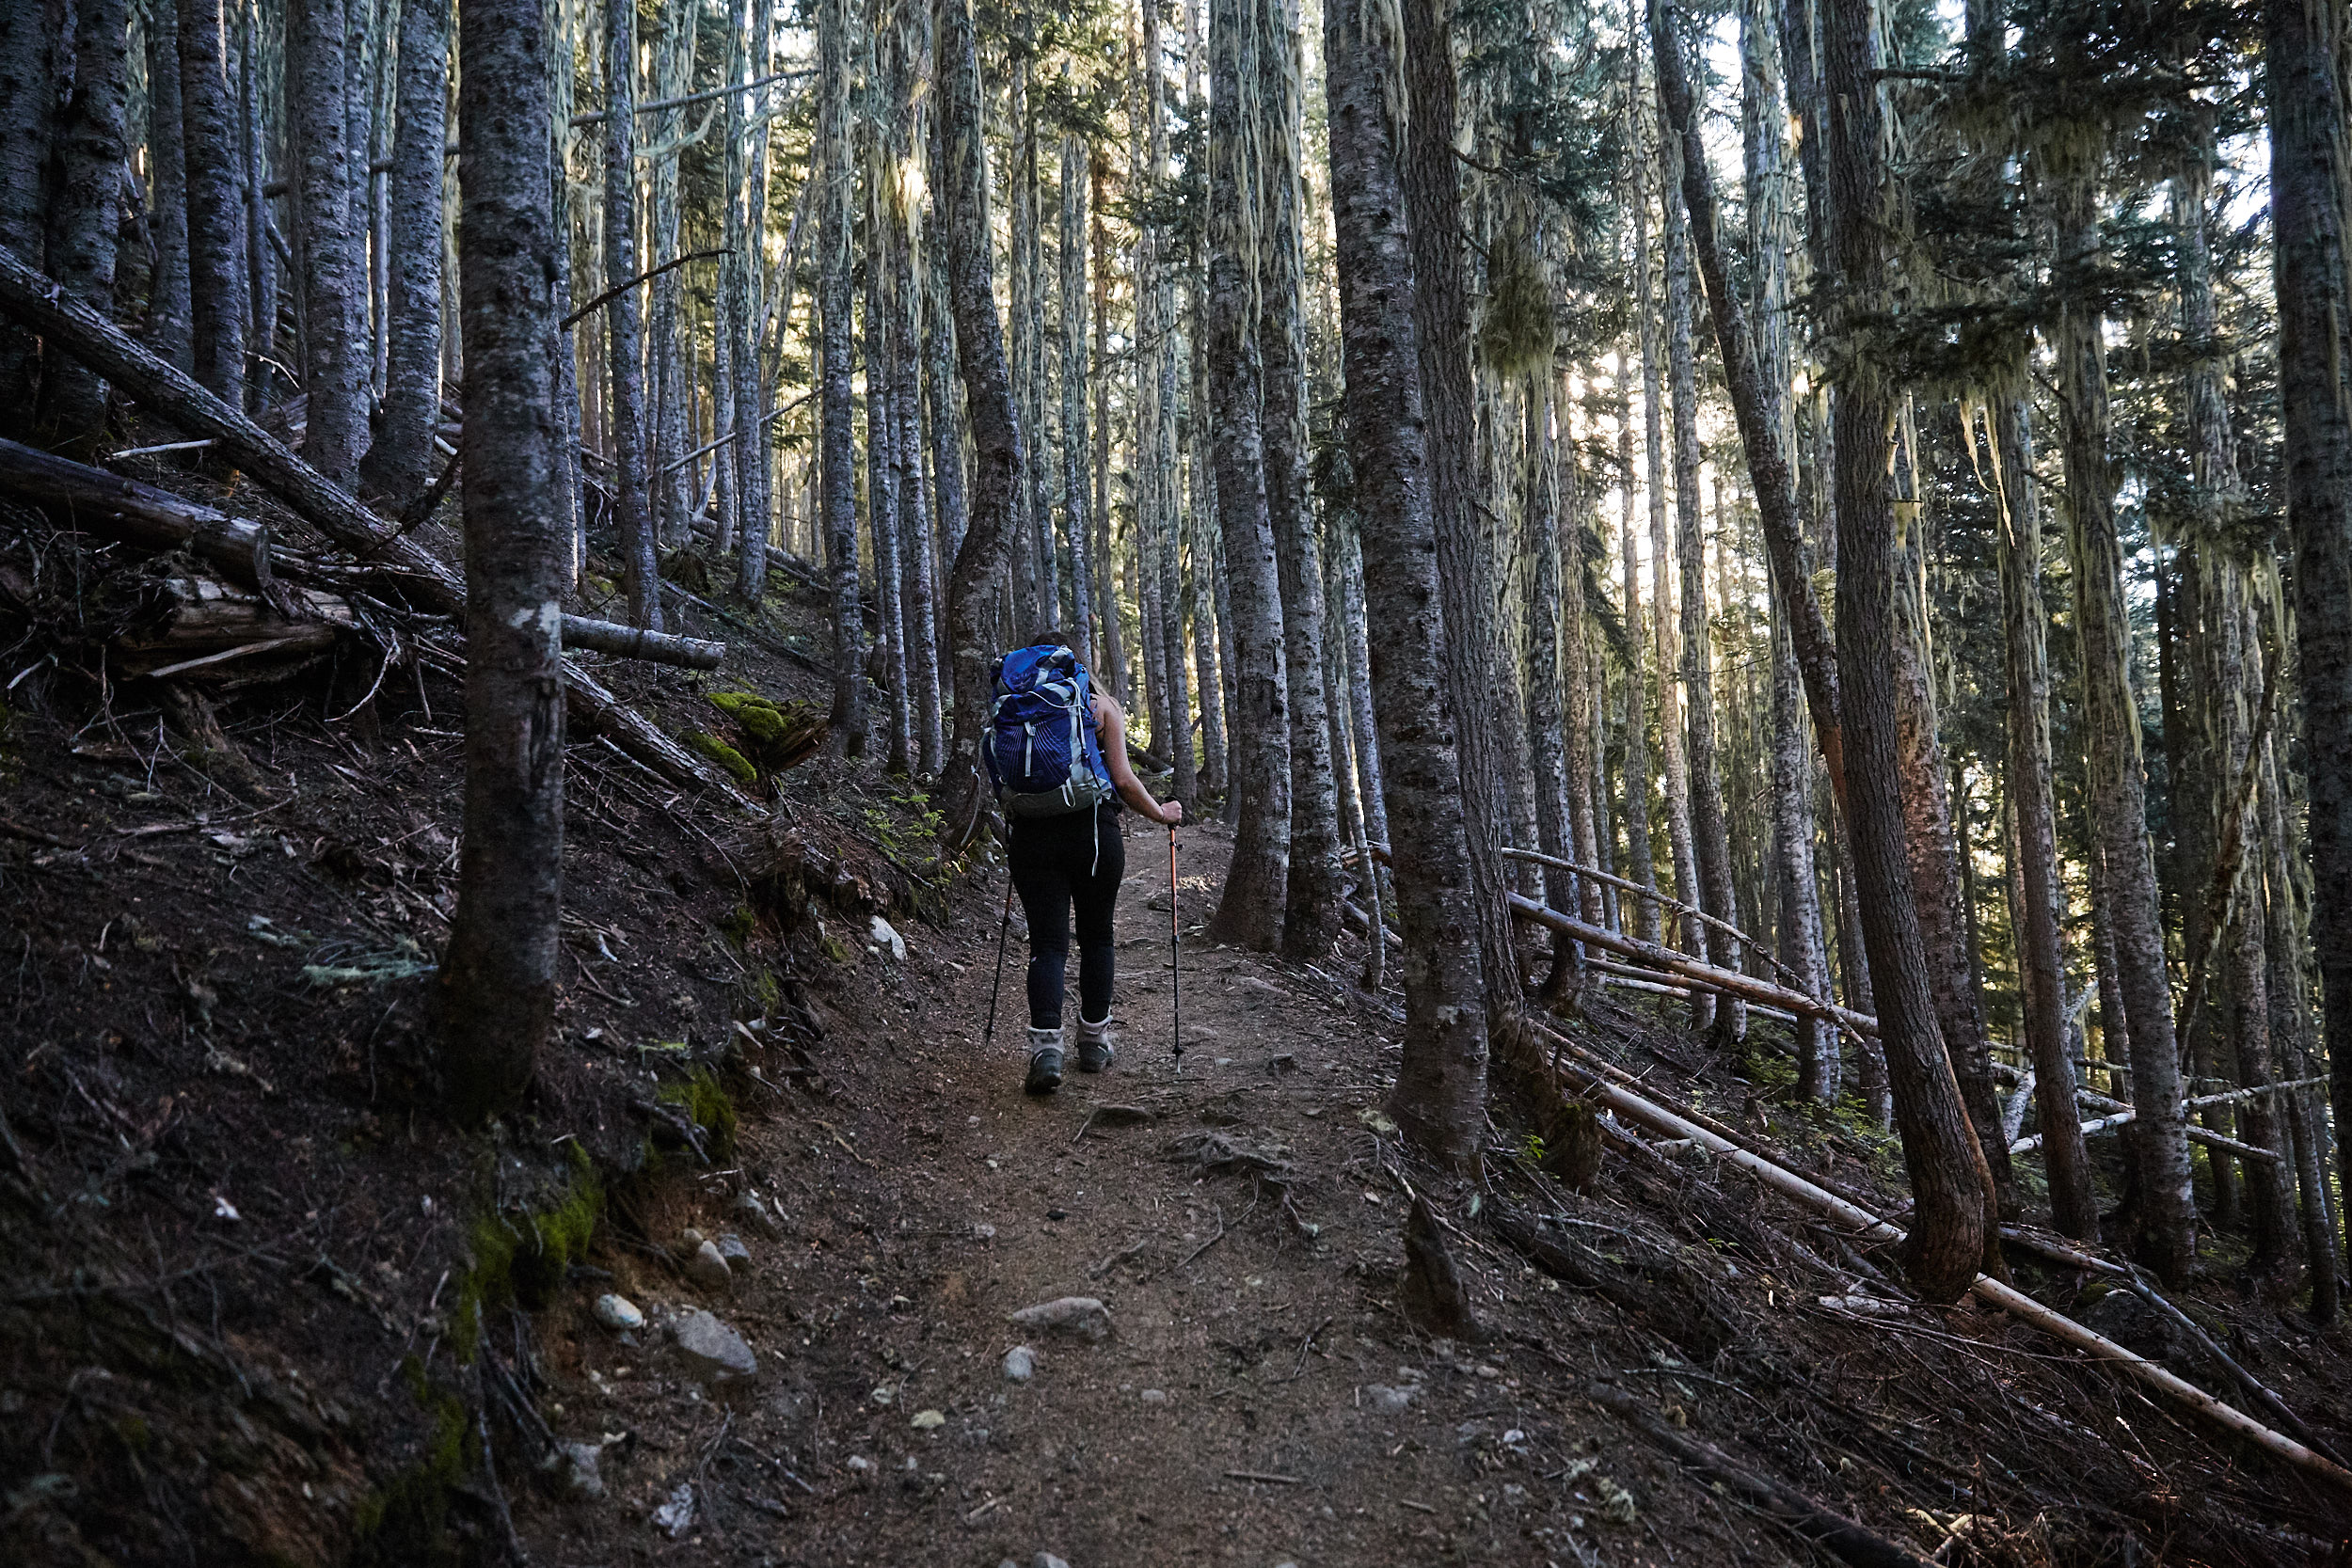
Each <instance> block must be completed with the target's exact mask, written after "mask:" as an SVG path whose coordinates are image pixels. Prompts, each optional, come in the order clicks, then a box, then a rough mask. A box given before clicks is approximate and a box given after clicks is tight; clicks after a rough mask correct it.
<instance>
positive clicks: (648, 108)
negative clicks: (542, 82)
mask: <svg viewBox="0 0 2352 1568" xmlns="http://www.w3.org/2000/svg"><path fill="white" fill-rule="evenodd" d="M816 74H817V73H816V72H815V71H777V72H776V73H775V74H774V75H772V76H762V77H759V78H757V79H756V80H754V81H749V82H736V83H733V84H731V85H729V86H727V87H710V88H707V89H706V90H704V91H702V92H690V93H688V94H686V95H685V96H684V97H682V98H657V99H655V100H654V101H653V102H652V103H640V104H638V105H637V113H639V114H641V115H650V114H658V113H660V111H661V110H663V109H683V108H685V107H686V106H687V105H688V104H689V103H707V102H709V101H710V100H711V99H713V98H724V97H726V96H727V94H729V93H733V92H750V91H752V90H753V89H754V88H755V87H766V86H768V85H769V84H770V83H771V82H785V81H797V80H799V79H800V78H801V77H803V76H814V75H816ZM608 119H612V110H610V109H592V110H590V111H589V112H588V113H586V114H579V115H574V116H572V118H571V127H572V129H573V130H575V131H578V130H580V129H582V128H584V127H586V126H590V125H602V124H603V123H604V122H605V121H606V120H608Z"/></svg>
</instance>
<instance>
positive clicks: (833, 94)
mask: <svg viewBox="0 0 2352 1568" xmlns="http://www.w3.org/2000/svg"><path fill="white" fill-rule="evenodd" d="M950 10H954V11H959V12H961V10H962V5H961V0H944V3H943V4H942V6H941V9H940V18H941V26H942V28H943V30H944V29H946V27H948V26H949V25H951V23H950V21H949V18H948V16H947V12H948V11H950ZM963 25H964V27H965V28H966V30H967V37H968V29H969V27H970V17H969V16H968V14H967V15H966V16H965V17H964V23H963ZM941 41H942V46H943V48H945V47H948V46H949V45H948V40H946V39H945V38H943V39H942V40H941ZM817 53H818V73H817V148H816V156H817V160H818V173H817V174H816V176H815V178H816V179H818V180H820V181H822V182H823V183H822V185H821V186H820V187H819V196H818V204H817V321H818V337H819V342H818V356H819V359H820V363H819V365H818V372H817V373H818V388H817V392H818V396H817V402H818V416H817V417H818V442H819V445H818V464H819V465H820V466H821V476H822V477H821V479H820V481H819V483H821V485H822V486H823V489H822V499H821V500H820V502H819V507H820V513H821V515H822V517H823V522H824V531H825V567H826V570H827V571H828V573H830V575H831V576H832V578H833V745H834V748H835V749H836V750H837V751H838V752H839V753H840V754H841V755H844V756H852V757H862V756H864V755H865V754H866V639H865V631H866V625H865V616H864V612H863V611H862V610H861V609H860V608H859V603H858V600H859V593H858V576H857V442H856V438H855V434H854V432H852V430H851V429H850V420H851V417H852V416H851V412H850V223H851V218H850V194H851V187H852V185H853V184H854V183H855V182H856V171H855V168H854V167H853V164H852V158H853V154H852V153H851V151H850V16H849V6H848V0H818V8H817ZM947 69H948V70H949V71H961V69H962V66H961V63H960V62H957V61H956V60H954V59H953V58H949V59H948V61H947ZM975 89H976V90H977V83H976V84H975ZM967 129H968V134H969V135H972V136H974V137H977V135H979V106H978V104H977V103H975V104H973V106H972V119H971V121H970V123H969V126H968V128H967V127H963V126H959V127H957V128H956V129H955V130H954V131H952V132H949V133H947V134H948V135H949V137H950V139H951V140H952V139H953V138H954V137H955V136H959V135H965V134H967ZM950 158H951V162H952V160H955V159H959V158H961V151H957V152H953V153H951V154H950ZM952 173H953V175H954V176H956V177H959V178H961V177H964V176H965V175H966V174H967V171H966V170H964V169H962V168H961V166H954V167H953V168H952ZM981 177H982V178H983V179H984V178H985V175H984V174H983V175H982V176H981ZM984 188H985V187H983V189H984ZM954 199H955V201H956V208H957V211H958V212H959V213H961V211H962V210H963V207H964V204H965V203H966V202H968V201H970V200H972V199H973V198H971V197H966V196H962V195H960V194H959V195H957V196H956V197H955V198H954ZM979 199H983V200H984V199H985V198H984V197H982V198H979ZM985 232H986V231H985V230H982V234H983V238H985ZM961 242H962V237H961V235H959V236H957V237H956V239H955V240H954V241H953V242H951V243H956V244H961ZM951 265H952V263H951ZM981 265H982V276H983V277H985V276H986V260H985V258H983V259H982V263H981ZM962 281H964V280H963V279H961V278H959V279H957V282H958V283H961V282H962ZM987 297H988V298H989V299H990V300H991V301H992V305H991V309H990V319H991V320H992V321H993V319H994V309H993V299H994V295H993V294H990V295H989V296H987ZM956 317H957V325H958V327H959V328H961V327H962V326H963V317H964V308H963V302H962V301H961V300H959V301H958V302H957V309H956ZM971 352H972V349H971V347H970V346H969V345H967V347H966V349H965V354H966V355H967V356H969V355H970V353H971ZM969 374H970V372H969V371H968V370H967V372H966V376H967V379H968V377H969ZM974 422H975V423H976V424H977V414H976V416H975V421H974ZM958 571H959V573H961V562H959V563H958ZM949 613H950V614H951V615H952V614H953V613H954V612H953V610H950V612H949ZM957 635H958V639H959V644H958V647H957V650H956V658H957V663H958V666H959V673H958V677H957V689H956V707H957V713H956V727H957V729H958V730H959V731H961V730H962V729H963V727H964V725H965V724H966V722H967V718H966V716H965V714H964V713H963V711H962V710H963V705H964V699H965V697H966V695H967V693H966V692H965V690H964V689H963V686H962V677H961V663H962V660H963V657H964V656H963V649H962V647H961V636H962V632H961V628H959V630H958V633H957ZM977 651H978V650H977V649H976V650H975V652H976V654H977ZM972 695H973V696H974V697H975V698H976V700H981V701H984V700H985V689H982V691H981V692H977V693H973V694H972ZM973 755H974V756H975V757H977V752H974V753H973Z"/></svg>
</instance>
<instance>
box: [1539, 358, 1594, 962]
mask: <svg viewBox="0 0 2352 1568" xmlns="http://www.w3.org/2000/svg"><path fill="white" fill-rule="evenodd" d="M1551 391H1552V408H1553V410H1554V413H1553V418H1552V423H1553V425H1554V427H1555V429H1556V431H1557V439H1556V440H1555V442H1554V444H1553V445H1554V453H1553V465H1554V471H1555V472H1556V473H1558V475H1559V492H1560V513H1561V522H1562V528H1561V540H1560V547H1559V549H1558V551H1557V552H1556V554H1555V555H1554V557H1553V559H1552V561H1551V563H1550V570H1551V571H1552V572H1553V574H1554V575H1555V576H1556V577H1557V578H1558V579H1559V582H1560V700H1561V703H1562V705H1563V707H1562V712H1561V716H1560V722H1561V727H1562V729H1563V730H1564V731H1565V736H1564V737H1563V743H1564V746H1565V754H1564V756H1563V759H1562V760H1563V766H1564V768H1565V778H1564V779H1563V781H1562V783H1563V784H1565V786H1566V789H1567V794H1568V842H1569V844H1571V845H1572V846H1574V847H1575V850H1576V859H1577V861H1578V863H1580V864H1583V865H1590V866H1594V867H1597V869H1600V870H1603V871H1606V870H1607V869H1608V867H1607V866H1606V865H1604V864H1603V863H1602V861H1603V851H1602V848H1601V844H1600V840H1601V837H1602V835H1603V830H1602V829H1601V828H1600V826H1599V824H1597V822H1596V821H1595V810H1594V801H1595V798H1596V796H1597V793H1598V786H1599V783H1600V781H1599V776H1598V773H1597V768H1596V764H1595V759H1596V758H1597V756H1598V755H1599V754H1600V752H1599V748H1598V747H1597V744H1596V742H1597V738H1598V736H1597V725H1596V723H1595V720H1596V718H1597V715H1598V713H1599V708H1598V706H1597V704H1596V703H1595V701H1594V693H1593V689H1594V687H1595V686H1596V685H1597V684H1599V683H1598V682H1597V679H1596V677H1597V674H1598V671H1597V668H1596V666H1597V659H1595V658H1594V657H1593V654H1592V641H1591V639H1590V638H1589V637H1588V636H1587V635H1586V633H1585V626H1584V611H1585V604H1584V541H1585V539H1586V538H1587V537H1588V534H1589V525H1590V522H1591V516H1592V498H1591V494H1590V492H1589V491H1588V490H1587V489H1586V488H1585V485H1584V482H1583V475H1582V472H1581V466H1580V465H1579V464H1578V462H1577V457H1576V438H1575V434H1574V432H1573V430H1572V429H1571V427H1570V420H1571V408H1572V404H1571V403H1570V401H1569V388H1568V378H1567V377H1566V376H1565V375H1562V374H1558V373H1556V372H1555V374H1554V376H1553V378H1552V386H1551ZM1535 566H1536V570H1537V572H1538V573H1539V574H1540V573H1541V572H1542V571H1544V570H1545V569H1546V562H1545V561H1544V559H1543V558H1542V557H1540V556H1539V557H1537V559H1536V562H1535ZM1538 586H1539V587H1540V584H1539V585H1538ZM1537 684H1540V681H1538V682H1537ZM1530 722H1531V724H1532V723H1533V722H1534V718H1533V710H1532V709H1531V710H1530ZM1538 761H1539V764H1540V756H1539V758H1538ZM1577 896H1578V899H1579V901H1580V902H1581V905H1582V906H1583V911H1584V918H1585V919H1586V920H1588V921H1590V922H1591V923H1592V924H1594V925H1596V926H1599V925H1605V924H1606V923H1607V916H1608V900H1607V899H1606V898H1605V897H1603V896H1602V888H1601V884H1600V883H1598V882H1597V881H1594V880H1591V879H1587V878H1580V879H1578V887H1577Z"/></svg>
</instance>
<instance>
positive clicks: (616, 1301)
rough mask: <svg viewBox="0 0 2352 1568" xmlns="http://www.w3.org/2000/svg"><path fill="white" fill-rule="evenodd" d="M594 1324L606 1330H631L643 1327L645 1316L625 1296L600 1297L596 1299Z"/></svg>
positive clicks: (607, 1295)
mask: <svg viewBox="0 0 2352 1568" xmlns="http://www.w3.org/2000/svg"><path fill="white" fill-rule="evenodd" d="M596 1322H598V1323H602V1324H604V1326H605V1327H607V1328H613V1329H631V1328H643V1327H644V1326H645V1315H644V1313H643V1312H640V1311H639V1310H637V1304H636V1303H635V1302H633V1301H631V1300H629V1299H628V1297H627V1296H616V1295H611V1294H606V1295H601V1296H598V1297H597V1298H596Z"/></svg>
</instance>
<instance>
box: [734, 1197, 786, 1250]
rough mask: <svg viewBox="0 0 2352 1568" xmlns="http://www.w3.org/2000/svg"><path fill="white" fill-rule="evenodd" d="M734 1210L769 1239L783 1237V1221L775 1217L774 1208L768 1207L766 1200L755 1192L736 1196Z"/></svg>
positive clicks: (779, 1239) (774, 1239)
mask: <svg viewBox="0 0 2352 1568" xmlns="http://www.w3.org/2000/svg"><path fill="white" fill-rule="evenodd" d="M735 1212H736V1213H737V1215H739V1217H740V1218H741V1219H743V1220H744V1221H745V1222H746V1223H747V1224H749V1225H750V1226H751V1227H752V1228H753V1229H754V1230H756V1231H758V1232H759V1233H760V1234H761V1235H763V1236H765V1237H767V1238H768V1239H769V1240H770V1241H771V1242H775V1241H782V1240H783V1239H784V1222H783V1221H782V1220H780V1219H778V1218H777V1217H776V1212H775V1211H774V1210H772V1209H771V1208H769V1207H768V1200H767V1199H765V1198H763V1197H761V1196H759V1195H758V1194H757V1193H754V1192H746V1193H744V1194H742V1195H741V1196H739V1197H737V1198H736V1200H735Z"/></svg>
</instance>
